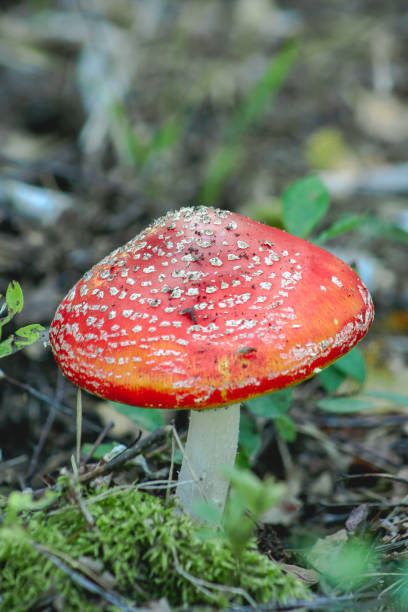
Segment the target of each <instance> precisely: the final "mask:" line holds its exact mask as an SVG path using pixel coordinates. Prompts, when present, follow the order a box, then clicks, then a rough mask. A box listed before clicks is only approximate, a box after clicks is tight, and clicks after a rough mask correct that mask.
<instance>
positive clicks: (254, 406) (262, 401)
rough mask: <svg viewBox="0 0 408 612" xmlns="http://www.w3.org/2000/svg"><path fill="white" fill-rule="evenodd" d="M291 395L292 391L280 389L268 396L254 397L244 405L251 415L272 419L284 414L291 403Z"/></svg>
mask: <svg viewBox="0 0 408 612" xmlns="http://www.w3.org/2000/svg"><path fill="white" fill-rule="evenodd" d="M292 393H293V392H292V389H282V390H281V391H275V392H274V393H269V394H268V395H261V396H259V397H254V398H253V399H251V400H248V401H247V402H245V404H246V406H247V407H248V409H249V410H250V412H252V414H255V415H257V416H261V417H264V418H266V419H274V418H277V417H280V416H282V415H284V414H285V413H286V411H287V410H288V408H289V406H290V404H291V402H292Z"/></svg>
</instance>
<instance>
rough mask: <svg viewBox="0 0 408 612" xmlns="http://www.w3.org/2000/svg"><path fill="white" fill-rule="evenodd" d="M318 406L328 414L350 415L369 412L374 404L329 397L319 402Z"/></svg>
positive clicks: (348, 398)
mask: <svg viewBox="0 0 408 612" xmlns="http://www.w3.org/2000/svg"><path fill="white" fill-rule="evenodd" d="M317 405H318V406H319V408H321V409H322V410H326V412H334V413H336V414H350V413H354V412H363V411H364V410H369V409H370V408H371V407H372V402H367V401H366V400H362V399H355V398H352V397H327V398H325V399H321V400H319V401H318V402H317Z"/></svg>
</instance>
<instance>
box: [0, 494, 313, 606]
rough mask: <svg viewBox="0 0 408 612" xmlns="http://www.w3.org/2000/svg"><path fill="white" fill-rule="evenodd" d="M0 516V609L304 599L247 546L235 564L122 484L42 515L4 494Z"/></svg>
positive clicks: (167, 509)
mask: <svg viewBox="0 0 408 612" xmlns="http://www.w3.org/2000/svg"><path fill="white" fill-rule="evenodd" d="M3 512H4V514H3V526H2V528H1V529H0V594H1V602H0V610H4V611H6V610H7V611H10V610H13V611H14V612H17V611H20V610H28V609H33V607H34V609H36V607H35V606H36V605H40V604H41V602H42V603H44V601H45V600H47V598H48V599H49V600H51V601H53V602H54V605H55V602H56V601H58V602H59V604H58V605H59V606H60V609H63V610H67V611H69V610H81V611H86V610H95V609H98V610H99V609H103V608H101V606H106V607H105V608H104V609H108V610H116V609H128V608H127V607H126V606H136V605H139V604H141V603H142V602H146V601H151V600H154V599H160V598H163V597H164V598H166V599H167V600H168V602H169V603H170V605H171V606H175V607H178V606H186V605H188V606H191V605H195V604H211V605H212V606H214V605H215V606H221V607H223V606H229V605H232V604H243V605H253V604H254V603H257V604H260V603H266V602H270V601H273V602H276V601H288V600H291V599H294V598H302V597H304V596H307V590H306V588H305V587H304V586H303V585H302V583H300V582H299V581H298V580H297V579H296V578H294V577H293V576H292V575H289V574H285V573H284V572H283V571H282V570H281V569H280V567H279V566H278V565H277V564H275V563H273V562H271V561H270V560H269V559H268V558H267V557H266V556H264V555H262V554H261V553H259V552H258V551H257V550H256V547H255V543H254V541H250V543H249V544H248V546H247V547H246V548H245V549H244V550H243V552H242V555H241V557H240V559H237V558H236V556H235V555H233V553H232V552H231V548H230V547H229V544H228V542H227V541H226V540H225V539H223V538H221V537H219V536H218V535H217V533H216V532H214V534H213V537H210V538H209V537H208V533H207V534H206V537H205V538H203V537H202V534H201V531H200V528H199V527H198V526H197V525H196V524H195V523H194V522H193V521H192V520H191V519H190V518H189V517H187V516H186V515H184V514H182V513H181V512H180V511H179V510H178V509H177V508H176V507H175V506H174V504H173V503H166V502H164V501H163V500H162V499H160V498H158V497H154V496H152V495H149V494H146V493H142V492H140V491H139V490H137V488H135V487H132V486H126V487H123V488H122V487H114V488H111V489H106V490H104V491H101V492H95V491H92V490H91V491H89V492H87V493H86V494H84V496H83V497H82V498H81V499H80V500H78V498H77V500H76V501H75V500H71V501H70V500H69V498H68V497H67V496H66V495H62V496H60V497H59V498H57V499H53V500H52V501H51V502H48V503H46V504H45V507H44V503H41V502H40V505H38V502H35V503H33V502H31V497H30V495H29V494H20V493H13V494H12V495H11V496H10V498H9V501H8V504H7V506H5V507H4V509H3ZM95 606H97V608H96V607H95ZM53 609H54V608H53Z"/></svg>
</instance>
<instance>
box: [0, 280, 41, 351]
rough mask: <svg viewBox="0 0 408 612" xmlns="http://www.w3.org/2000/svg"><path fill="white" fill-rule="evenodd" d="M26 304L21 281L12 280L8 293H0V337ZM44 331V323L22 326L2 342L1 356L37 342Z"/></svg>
mask: <svg viewBox="0 0 408 612" xmlns="http://www.w3.org/2000/svg"><path fill="white" fill-rule="evenodd" d="M23 305H24V299H23V292H22V290H21V287H20V285H19V283H17V282H16V281H11V283H9V286H8V287H7V291H6V295H5V297H4V298H3V296H2V295H0V338H1V332H2V328H3V327H4V326H5V325H6V324H7V323H9V322H10V321H11V320H12V319H13V317H14V316H15V315H16V314H17V313H19V312H21V311H22V309H23ZM42 331H44V327H43V326H42V325H38V324H36V323H33V324H31V325H25V326H24V327H20V328H19V329H17V330H16V331H15V332H14V333H13V334H11V335H10V336H9V337H8V338H6V339H5V340H2V341H1V342H0V357H7V356H8V355H11V354H12V353H16V352H17V351H20V350H21V349H23V348H25V347H26V346H29V345H30V344H33V342H37V340H38V339H39V338H40V334H41V332H42Z"/></svg>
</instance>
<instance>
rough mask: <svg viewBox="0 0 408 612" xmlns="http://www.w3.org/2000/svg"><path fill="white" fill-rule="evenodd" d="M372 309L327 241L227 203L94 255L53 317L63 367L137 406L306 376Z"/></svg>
mask: <svg viewBox="0 0 408 612" xmlns="http://www.w3.org/2000/svg"><path fill="white" fill-rule="evenodd" d="M373 316H374V311H373V304H372V301H371V298H370V295H369V293H368V291H367V289H366V288H365V286H364V285H363V283H362V281H361V280H360V278H359V277H358V276H357V275H356V274H355V273H354V272H353V271H352V270H351V268H349V267H348V266H347V265H346V264H345V263H344V262H342V261H341V260H340V259H338V258H337V257H334V256H333V255H331V254H330V253H328V252H327V251H325V250H323V249H320V248H319V247H316V246H314V245H312V244H310V243H308V242H306V241H305V240H302V239H300V238H297V237H295V236H292V235H290V234H287V233H286V232H283V231H281V230H278V229H275V228H271V227H269V226H266V225H263V224H261V223H257V222H256V221H252V220H250V219H247V218H245V217H242V216H241V215H238V214H235V213H231V212H228V211H222V210H217V209H213V208H206V207H203V206H200V207H197V208H182V209H181V210H179V211H176V212H173V213H169V214H167V215H166V216H165V217H162V218H160V219H158V220H157V221H156V222H154V223H153V224H152V225H151V226H150V227H148V228H147V229H146V230H144V231H143V232H142V233H141V234H139V235H138V236H136V238H134V239H133V240H131V241H130V242H128V243H127V244H126V245H124V246H122V247H120V248H118V249H116V250H115V251H113V253H111V254H110V255H108V256H107V257H105V258H104V259H103V260H102V261H101V262H100V263H98V264H97V265H95V266H94V267H93V268H92V269H91V270H90V271H89V272H87V273H86V274H85V275H84V276H83V278H82V279H81V280H80V281H79V282H78V283H77V284H76V285H75V287H73V289H72V290H71V291H70V292H69V293H68V295H67V296H66V297H65V299H64V300H63V302H62V303H61V304H60V306H59V308H58V310H57V313H56V315H55V318H54V320H53V322H52V324H51V329H50V340H51V345H52V348H53V351H54V355H55V358H56V360H57V362H58V365H59V366H60V368H61V370H62V371H63V373H64V374H65V376H66V377H67V378H69V379H70V380H71V381H73V382H74V383H75V384H77V385H78V386H79V387H82V388H84V389H87V390H88V391H90V392H91V393H94V394H96V395H99V396H101V397H104V398H107V399H110V400H114V401H119V402H124V403H127V404H131V405H135V406H146V407H149V406H150V407H154V408H194V409H204V408H212V407H216V406H221V405H223V404H229V403H232V402H239V401H244V400H246V399H249V398H251V397H254V396H256V395H260V394H262V393H267V392H269V391H273V390H277V389H282V388H283V387H286V386H289V385H292V384H295V383H297V382H299V381H301V380H304V379H306V378H308V377H310V376H312V375H313V374H315V373H316V372H318V371H319V369H320V368H323V367H325V366H327V365H329V364H330V363H331V362H332V361H334V360H335V359H337V358H338V357H340V356H341V355H343V354H345V353H347V352H348V351H349V350H350V349H351V348H353V346H355V345H356V344H357V343H358V342H359V340H361V338H362V337H363V336H364V335H365V333H366V332H367V330H368V328H369V327H370V325H371V323H372V320H373Z"/></svg>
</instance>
